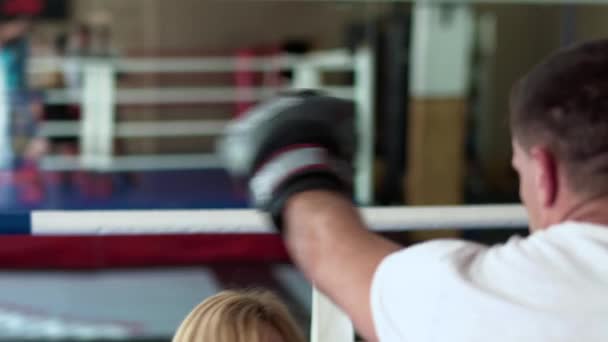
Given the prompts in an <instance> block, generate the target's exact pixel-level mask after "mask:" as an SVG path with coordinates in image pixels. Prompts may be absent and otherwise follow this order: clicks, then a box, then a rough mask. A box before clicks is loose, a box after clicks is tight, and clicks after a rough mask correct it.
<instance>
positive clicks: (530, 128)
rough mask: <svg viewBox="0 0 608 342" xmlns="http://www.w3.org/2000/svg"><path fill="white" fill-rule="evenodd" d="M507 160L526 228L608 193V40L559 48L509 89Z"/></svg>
mask: <svg viewBox="0 0 608 342" xmlns="http://www.w3.org/2000/svg"><path fill="white" fill-rule="evenodd" d="M511 130H512V135H513V149H514V156H513V165H514V167H515V169H516V170H517V171H518V173H519V176H520V196H521V198H522V200H523V202H524V204H525V205H526V207H527V209H528V212H529V214H530V219H531V227H532V228H533V229H541V228H544V227H547V226H549V225H551V224H554V223H558V222H561V221H563V220H566V219H568V218H569V217H568V215H569V214H570V212H571V211H572V210H575V209H576V206H578V205H580V204H581V203H584V202H585V201H587V200H589V199H592V198H596V197H599V196H602V195H608V40H600V41H594V42H589V43H585V44H582V45H578V46H575V47H572V48H569V49H565V50H561V51H558V52H557V53H555V54H553V55H551V56H550V57H548V58H547V59H546V60H545V61H543V62H542V63H541V64H539V65H537V66H536V67H535V68H534V69H533V70H532V71H531V72H530V73H529V74H528V75H526V76H525V77H524V78H522V79H521V80H520V81H519V82H518V83H517V84H516V85H515V87H514V88H513V91H512V94H511Z"/></svg>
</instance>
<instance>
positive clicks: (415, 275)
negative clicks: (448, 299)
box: [370, 240, 485, 342]
mask: <svg viewBox="0 0 608 342" xmlns="http://www.w3.org/2000/svg"><path fill="white" fill-rule="evenodd" d="M484 249H485V247H483V246H482V245H479V244H475V243H471V242H466V241H460V240H436V241H432V242H427V243H422V244H418V245H415V246H412V247H409V248H406V249H403V250H401V251H399V252H396V253H393V254H391V255H389V256H387V257H385V258H384V260H383V261H382V262H381V263H380V265H379V266H378V268H377V269H376V272H375V274H374V278H373V280H372V288H371V295H370V297H371V307H372V316H373V320H374V326H375V329H376V335H377V337H378V338H379V340H380V341H382V342H393V341H406V342H407V341H413V342H425V341H429V338H430V334H431V329H432V328H433V320H434V319H435V317H436V315H437V310H438V305H439V303H440V296H441V295H442V292H443V291H444V289H443V288H442V287H443V286H446V285H445V284H444V282H443V278H444V277H445V276H446V275H447V274H449V273H450V270H457V269H458V267H459V263H460V262H461V261H462V262H464V261H465V260H467V259H470V258H469V257H470V256H473V255H476V254H477V253H478V252H480V251H482V250H484Z"/></svg>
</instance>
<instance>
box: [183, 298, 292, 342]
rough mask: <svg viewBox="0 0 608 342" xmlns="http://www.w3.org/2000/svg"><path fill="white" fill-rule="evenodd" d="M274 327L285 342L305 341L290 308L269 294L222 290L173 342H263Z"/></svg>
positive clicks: (191, 317)
mask: <svg viewBox="0 0 608 342" xmlns="http://www.w3.org/2000/svg"><path fill="white" fill-rule="evenodd" d="M269 327H270V328H273V329H274V330H276V332H277V333H278V334H279V335H280V336H281V337H282V339H283V340H284V341H285V342H304V337H303V336H302V334H301V332H300V331H299V329H298V327H297V326H296V324H295V322H294V320H293V318H292V316H291V315H290V313H289V311H288V310H287V307H286V306H285V305H284V304H283V303H282V302H281V301H280V300H279V299H278V298H277V296H275V295H274V294H272V293H271V292H269V291H262V290H255V291H222V292H220V293H218V294H216V295H214V296H211V297H209V298H207V299H206V300H204V301H203V302H202V303H200V304H199V305H198V306H196V307H195V308H194V309H193V310H192V311H191V312H190V314H188V316H187V317H186V318H185V319H184V321H183V322H182V323H181V324H180V326H179V328H178V329H177V331H176V332H175V336H173V342H207V341H209V342H261V339H262V336H263V333H264V331H266V332H267V331H268V328H269Z"/></svg>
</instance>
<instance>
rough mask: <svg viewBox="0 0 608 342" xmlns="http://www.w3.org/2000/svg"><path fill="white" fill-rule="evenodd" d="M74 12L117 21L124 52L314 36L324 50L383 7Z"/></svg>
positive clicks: (127, 6) (119, 4) (117, 3)
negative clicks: (350, 26) (97, 14)
mask: <svg viewBox="0 0 608 342" xmlns="http://www.w3.org/2000/svg"><path fill="white" fill-rule="evenodd" d="M74 6H75V7H74V13H75V16H76V17H77V18H82V19H86V18H88V17H89V16H90V15H91V14H92V13H94V12H95V11H107V12H109V13H111V15H112V17H113V23H114V24H113V30H114V35H115V37H116V40H117V43H118V45H119V46H121V47H122V48H123V49H125V50H139V49H159V48H161V49H164V50H183V49H185V48H190V49H196V50H201V49H204V50H209V51H226V50H233V49H235V48H238V47H243V46H249V45H256V44H268V43H273V42H276V41H278V40H281V39H285V38H289V37H305V38H311V39H313V41H314V42H315V45H316V46H317V47H319V48H326V47H334V46H336V45H341V43H342V39H343V37H344V29H345V28H346V26H347V24H348V23H349V22H351V21H352V20H354V19H364V18H366V17H370V16H372V13H373V12H378V11H381V10H382V8H384V7H385V6H386V5H383V4H364V3H363V4H352V5H349V4H336V3H330V2H288V1H285V2H248V1H200V0H76V1H75V2H74Z"/></svg>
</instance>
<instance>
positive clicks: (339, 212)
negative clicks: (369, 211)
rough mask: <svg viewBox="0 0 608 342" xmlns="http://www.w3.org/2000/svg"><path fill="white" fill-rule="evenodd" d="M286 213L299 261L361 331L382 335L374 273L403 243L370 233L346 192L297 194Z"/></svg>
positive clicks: (288, 242) (294, 255) (372, 336)
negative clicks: (373, 295) (374, 304)
mask: <svg viewBox="0 0 608 342" xmlns="http://www.w3.org/2000/svg"><path fill="white" fill-rule="evenodd" d="M283 215H284V220H285V228H284V229H285V232H284V236H285V242H286V245H287V248H288V250H289V253H290V255H291V257H292V258H293V260H294V262H295V263H296V264H297V266H298V267H299V268H300V269H301V270H302V271H303V272H304V274H305V275H306V276H307V277H308V279H310V280H311V281H312V282H313V283H314V284H315V286H317V287H318V288H319V289H320V290H321V291H322V292H323V293H325V294H326V295H327V296H328V297H329V298H331V299H332V301H334V303H336V304H337V305H338V306H340V307H341V308H342V309H343V310H344V311H345V312H346V313H347V314H348V315H349V317H350V318H351V319H352V320H353V323H354V325H355V327H356V328H357V331H358V332H359V333H360V334H362V335H363V336H364V337H366V338H367V339H368V340H377V338H376V333H375V330H374V325H373V320H372V313H371V304H370V290H371V284H372V278H373V275H374V272H375V270H376V268H377V266H378V264H380V262H381V261H382V259H384V257H386V256H387V255H389V254H391V253H393V252H395V251H397V250H398V249H400V246H399V245H397V244H395V243H393V242H391V241H389V240H387V239H384V238H382V237H380V236H378V235H376V234H374V233H371V232H370V231H369V230H368V229H367V228H366V226H365V224H364V223H363V221H362V220H361V217H360V215H359V212H358V210H357V209H356V208H355V207H354V206H353V205H352V204H351V202H350V201H349V200H347V199H346V198H345V197H344V196H342V195H341V194H337V193H332V192H328V191H308V192H303V193H299V194H296V195H294V196H293V197H292V198H290V199H289V200H288V202H287V205H286V208H285V211H284V214H283Z"/></svg>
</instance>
